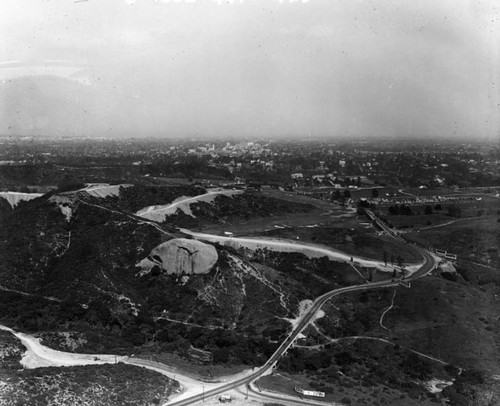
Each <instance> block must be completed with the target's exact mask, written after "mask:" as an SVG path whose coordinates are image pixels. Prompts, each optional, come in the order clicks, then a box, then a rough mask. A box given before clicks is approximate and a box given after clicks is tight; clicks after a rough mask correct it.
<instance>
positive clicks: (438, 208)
mask: <svg viewBox="0 0 500 406" xmlns="http://www.w3.org/2000/svg"><path fill="white" fill-rule="evenodd" d="M434 209H436V210H438V211H439V210H442V207H441V205H440V204H439V203H438V204H436V205H435V206H434Z"/></svg>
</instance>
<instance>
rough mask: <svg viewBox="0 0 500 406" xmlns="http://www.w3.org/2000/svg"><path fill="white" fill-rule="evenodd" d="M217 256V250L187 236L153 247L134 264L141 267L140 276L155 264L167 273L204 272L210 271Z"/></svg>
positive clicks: (189, 273) (187, 273)
mask: <svg viewBox="0 0 500 406" xmlns="http://www.w3.org/2000/svg"><path fill="white" fill-rule="evenodd" d="M218 258H219V257H218V255H217V250H216V249H215V248H214V247H213V246H211V245H208V244H205V243H203V242H200V241H197V240H189V239H187V238H175V239H173V240H170V241H167V242H164V243H163V244H160V245H158V246H157V247H155V248H154V249H153V250H152V251H151V253H150V254H149V256H148V257H147V258H144V259H143V260H142V261H141V262H139V263H138V264H137V265H136V266H138V267H140V268H142V270H141V272H140V275H141V276H142V275H145V274H148V273H149V272H150V271H151V270H152V269H153V268H154V267H155V266H158V267H159V268H160V269H161V270H163V271H166V273H167V274H177V275H182V274H184V275H191V274H205V273H208V272H210V270H211V269H212V268H213V266H214V265H215V264H216V262H217V260H218Z"/></svg>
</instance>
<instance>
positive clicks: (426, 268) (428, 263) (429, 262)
mask: <svg viewBox="0 0 500 406" xmlns="http://www.w3.org/2000/svg"><path fill="white" fill-rule="evenodd" d="M410 247H411V248H412V249H415V250H416V251H417V252H419V253H420V254H421V255H422V256H423V258H424V263H423V265H422V266H421V267H420V268H419V269H418V270H417V271H416V272H414V273H413V274H412V275H411V276H410V277H408V278H407V279H406V281H407V282H409V281H412V280H415V279H418V278H421V277H423V276H425V275H427V274H428V273H429V272H431V271H432V270H433V269H434V268H435V266H436V260H435V258H434V257H433V256H432V255H431V254H430V253H429V252H427V251H426V250H424V249H422V248H420V247H418V246H416V245H413V244H412V245H410V246H409V247H408V248H410ZM399 283H400V281H399V280H398V281H393V280H387V281H380V282H373V283H367V284H363V285H355V286H348V287H345V288H340V289H335V290H333V291H330V292H327V293H325V294H323V295H321V296H320V297H318V298H317V299H316V300H315V301H314V303H313V305H312V306H311V308H310V309H309V311H308V312H307V313H306V314H305V315H304V316H303V317H302V319H301V320H300V322H299V323H298V324H297V326H296V327H295V329H294V330H293V331H292V332H291V333H290V335H289V336H288V338H287V339H286V340H285V341H284V342H283V343H282V344H281V345H280V346H279V348H278V349H277V350H276V351H275V353H274V354H273V355H272V356H271V358H269V360H268V361H267V362H266V363H265V364H264V365H263V366H262V367H261V368H259V369H258V370H257V371H256V372H254V373H253V374H251V375H248V376H246V377H244V378H240V379H237V380H235V381H232V382H229V383H226V384H224V385H221V386H219V387H217V388H214V389H210V390H208V391H206V392H203V393H200V394H197V395H195V396H191V397H189V398H186V399H182V400H179V401H173V402H171V403H167V404H168V405H170V406H183V405H189V404H192V403H194V402H198V401H200V400H204V399H205V398H208V397H212V396H215V395H219V394H221V393H224V392H226V391H228V390H231V389H234V388H236V387H238V386H241V385H248V384H250V382H252V381H254V380H256V379H257V378H259V377H261V376H262V375H264V374H265V373H266V372H267V371H268V370H269V369H270V368H273V367H274V365H275V364H276V363H277V362H278V360H279V358H280V357H281V356H282V355H283V354H284V353H285V352H286V351H287V350H288V349H289V348H290V346H291V345H292V344H293V342H294V341H295V339H296V338H297V336H298V335H299V334H300V333H301V332H302V331H303V330H304V329H305V328H306V327H307V326H308V325H309V323H310V322H311V320H313V319H314V317H315V315H316V313H317V311H318V310H319V309H320V308H321V307H322V306H323V305H324V304H325V302H326V301H328V300H329V299H331V298H332V297H334V296H337V295H340V294H343V293H348V292H354V291H359V290H369V289H378V288H387V287H391V286H397V285H398V284H399Z"/></svg>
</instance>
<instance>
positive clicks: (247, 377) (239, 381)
mask: <svg viewBox="0 0 500 406" xmlns="http://www.w3.org/2000/svg"><path fill="white" fill-rule="evenodd" d="M83 203H85V204H90V205H93V204H91V203H87V202H83ZM96 206H97V205H96ZM97 207H100V208H101V209H105V210H110V209H107V208H105V207H103V206H97ZM110 211H112V210H110ZM118 213H119V214H124V213H121V212H118ZM370 214H371V215H370ZM370 214H369V215H370V217H372V216H373V217H372V220H375V221H377V223H378V222H379V221H380V220H379V219H377V218H376V216H375V215H374V214H373V213H371V212H370ZM133 219H134V220H138V221H143V222H146V223H148V224H150V225H153V226H156V227H158V229H159V230H160V231H162V232H164V233H166V231H165V230H162V229H161V228H159V226H157V225H156V224H155V222H154V221H148V220H145V219H140V218H138V216H133ZM139 219H140V220H139ZM384 226H385V225H384ZM382 228H384V227H382ZM184 231H185V230H184ZM189 234H192V235H193V236H194V237H196V238H200V237H202V236H201V235H199V234H196V233H191V232H190V233H189ZM390 235H392V236H393V237H394V238H396V239H400V240H401V237H400V236H398V235H395V233H394V231H392V230H390ZM212 237H215V236H212ZM217 238H219V239H220V238H226V237H220V236H217ZM201 239H202V238H201ZM231 240H233V241H238V240H240V239H239V238H235V237H231ZM241 240H249V239H244V238H243V239H241ZM247 242H248V241H247ZM252 242H255V240H252ZM258 242H259V243H262V244H264V245H266V244H268V243H270V244H283V242H277V241H275V240H269V241H266V240H258ZM292 246H293V247H295V248H296V247H297V244H292ZM308 248H311V247H308ZM408 249H409V250H410V249H411V250H415V251H417V252H418V253H419V254H420V255H421V256H422V258H423V264H422V265H421V266H420V267H419V268H418V269H417V270H416V271H415V272H413V273H412V274H411V275H410V276H409V277H407V278H406V279H405V280H404V282H405V283H406V284H408V286H409V282H411V281H414V280H416V279H418V278H421V277H423V276H425V275H427V274H428V273H430V272H431V271H432V270H433V269H434V268H435V267H436V266H437V259H436V258H435V257H434V256H433V255H432V254H431V253H429V252H428V251H426V250H424V249H422V248H420V247H418V246H416V245H414V244H408ZM373 262H375V261H373ZM402 282H403V280H402V279H401V280H394V279H392V280H390V279H389V280H385V281H379V282H371V283H364V284H362V285H354V286H348V287H343V288H340V289H335V290H332V291H330V292H327V293H325V294H323V295H321V296H319V297H318V298H316V300H314V302H313V304H312V306H311V307H310V308H309V310H308V311H307V312H306V313H305V314H304V315H303V316H302V318H301V319H300V321H299V322H298V323H297V324H296V325H295V327H294V328H293V330H292V331H291V333H290V334H289V335H288V337H287V338H286V339H285V341H283V343H282V344H281V345H280V346H279V347H278V349H277V350H276V351H275V353H274V354H273V355H272V356H271V357H270V358H269V359H268V361H267V362H266V363H265V364H264V365H263V366H262V367H260V368H258V369H257V370H256V371H255V372H252V371H249V372H248V373H247V374H244V375H243V376H241V375H240V376H239V377H238V378H236V379H234V380H232V381H230V382H228V383H223V384H221V385H217V384H215V385H217V386H216V387H213V385H214V384H208V383H207V384H205V385H206V386H207V390H205V388H204V386H205V385H204V386H203V391H202V392H201V393H199V392H198V393H195V392H196V388H199V387H200V385H201V384H202V382H199V381H194V380H193V379H190V378H187V377H184V376H182V375H181V374H176V375H177V376H178V380H179V381H181V383H184V386H186V387H187V388H188V391H187V392H186V393H184V396H186V395H188V397H185V398H184V399H178V400H176V399H173V400H172V401H170V402H168V403H166V404H167V405H169V406H182V405H190V404H192V403H195V402H199V401H203V400H204V399H205V398H208V397H212V396H215V395H218V394H222V393H224V392H227V391H229V390H233V389H236V388H239V387H243V388H244V389H247V388H249V389H251V386H250V385H251V383H252V382H254V381H255V380H256V379H258V378H260V377H261V376H263V375H264V374H266V373H267V372H269V371H270V370H272V369H273V368H274V367H275V365H276V363H277V362H278V361H279V359H280V357H281V356H283V355H284V354H285V353H286V351H287V350H288V349H289V348H290V347H291V346H293V343H294V342H295V340H296V338H297V337H298V335H299V334H300V333H301V332H302V331H303V330H304V329H305V328H306V327H307V326H308V325H309V324H310V323H311V322H312V321H314V319H315V317H316V313H317V312H318V311H319V310H320V309H321V307H322V306H323V305H324V304H325V303H326V302H327V301H328V300H330V299H331V298H332V297H334V296H338V295H341V294H344V293H349V292H355V291H365V290H370V289H381V288H387V287H396V286H398V285H400V284H402ZM0 329H2V330H7V331H10V332H11V333H13V334H14V335H16V336H17V337H18V338H20V339H21V340H22V341H23V344H27V347H28V349H29V350H30V351H31V352H34V353H35V354H37V355H38V353H40V354H43V355H44V357H42V358H45V359H47V360H56V361H58V362H59V365H75V355H77V354H71V356H70V358H67V357H68V355H69V353H63V352H60V351H55V350H50V349H48V348H46V347H43V346H41V345H40V344H39V341H38V340H37V339H33V338H32V337H30V336H28V335H26V334H23V333H17V332H15V331H13V330H11V329H9V328H7V327H4V326H1V325H0ZM78 356H79V359H78V361H79V365H82V364H83V365H85V364H95V363H114V362H117V361H121V362H125V363H128V364H134V365H139V366H144V367H146V368H149V369H153V370H156V371H158V372H161V373H166V371H167V370H168V372H169V373H170V375H172V369H170V368H168V367H167V366H165V365H162V364H157V363H154V364H155V365H152V364H153V363H151V362H148V361H144V360H138V359H132V358H129V357H116V356H114V355H87V354H85V355H83V354H81V355H80V354H78ZM117 358H119V359H117ZM179 378H180V379H179ZM190 387H191V388H190ZM189 388H190V389H189ZM193 388H194V390H193ZM190 393H195V394H193V395H189V394H190ZM181 396H182V395H181ZM266 396H267V395H266ZM269 397H274V398H278V396H269ZM304 403H305V402H303V401H302V404H304Z"/></svg>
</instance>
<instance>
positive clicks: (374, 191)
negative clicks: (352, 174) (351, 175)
mask: <svg viewBox="0 0 500 406" xmlns="http://www.w3.org/2000/svg"><path fill="white" fill-rule="evenodd" d="M372 197H373V198H374V199H376V198H377V197H378V190H377V189H372Z"/></svg>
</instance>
